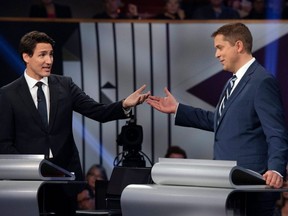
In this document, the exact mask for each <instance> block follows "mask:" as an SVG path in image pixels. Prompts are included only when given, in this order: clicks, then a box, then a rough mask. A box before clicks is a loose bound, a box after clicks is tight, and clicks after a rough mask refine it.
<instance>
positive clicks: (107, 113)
mask: <svg viewBox="0 0 288 216" xmlns="http://www.w3.org/2000/svg"><path fill="white" fill-rule="evenodd" d="M70 81H71V82H70V89H71V95H72V100H73V110H75V111H76V112H79V113H81V114H82V115H84V116H86V117H88V118H91V119H94V120H96V121H99V122H102V123H103V122H108V121H113V120H117V119H126V118H128V116H127V115H126V114H125V112H124V110H123V107H122V101H118V102H114V103H110V104H103V103H99V102H96V101H95V100H94V99H92V98H91V97H89V96H88V95H87V94H86V93H85V92H84V91H82V90H81V89H80V88H79V87H78V86H77V85H76V84H75V83H74V82H73V81H72V80H71V79H70Z"/></svg>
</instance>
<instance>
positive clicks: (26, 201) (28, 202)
mask: <svg viewBox="0 0 288 216" xmlns="http://www.w3.org/2000/svg"><path fill="white" fill-rule="evenodd" d="M0 179H1V181H0V209H1V215H5V216H19V215H21V216H39V215H43V216H46V215H47V216H48V215H53V214H54V212H53V207H52V208H51V207H49V205H50V203H51V200H49V199H56V198H57V197H53V196H52V197H51V195H49V196H46V195H47V194H51V193H50V192H51V191H53V193H52V194H54V195H55V196H58V195H59V196H60V197H61V195H62V194H61V193H62V191H65V190H69V187H71V185H72V184H74V182H73V180H75V176H74V174H73V173H70V172H68V171H66V170H65V169H63V168H61V167H59V166H57V165H55V164H53V163H51V162H50V161H48V160H46V159H44V156H43V155H0ZM72 182H73V183H72ZM64 202H67V200H63V203H64ZM65 205H66V204H64V205H63V206H65Z"/></svg>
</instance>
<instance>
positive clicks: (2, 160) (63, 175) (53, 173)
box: [0, 155, 75, 180]
mask: <svg viewBox="0 0 288 216" xmlns="http://www.w3.org/2000/svg"><path fill="white" fill-rule="evenodd" d="M0 179H3V180H5V179H7V180H12V179H17V180H74V179H75V176H74V174H73V173H70V172H68V171H67V170H65V169H63V168H61V167H59V166H57V165H55V164H53V163H51V162H50V161H48V160H46V159H44V156H43V155H0Z"/></svg>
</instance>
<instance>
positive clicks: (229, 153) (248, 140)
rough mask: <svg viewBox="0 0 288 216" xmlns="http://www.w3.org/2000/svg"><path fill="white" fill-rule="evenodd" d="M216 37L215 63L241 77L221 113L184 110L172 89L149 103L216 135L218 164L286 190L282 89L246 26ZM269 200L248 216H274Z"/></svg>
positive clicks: (287, 150) (219, 108) (178, 120)
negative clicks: (258, 176) (259, 57)
mask: <svg viewBox="0 0 288 216" xmlns="http://www.w3.org/2000/svg"><path fill="white" fill-rule="evenodd" d="M212 37H213V38H214V46H215V48H216V53H215V57H216V58H218V59H219V61H220V63H221V64H222V65H223V68H224V70H225V71H230V72H232V73H233V75H235V76H236V77H235V78H236V80H235V79H233V80H234V84H233V82H232V81H231V82H230V80H229V82H228V84H227V85H228V86H230V87H232V92H229V94H228V93H227V91H226V88H225V90H223V93H222V96H221V100H220V101H219V103H218V105H217V107H216V111H215V112H210V111H206V110H203V109H199V108H194V107H191V106H187V105H184V104H179V103H178V101H177V100H176V99H175V98H174V96H173V95H172V94H171V93H170V92H169V91H168V89H167V88H165V89H164V91H165V93H166V97H163V98H162V97H156V96H150V97H149V98H148V99H147V103H148V104H150V105H151V106H152V107H154V108H155V109H157V110H159V111H161V112H164V113H173V114H175V115H176V116H175V124H176V125H180V126H186V127H195V128H199V129H203V130H208V131H214V133H215V138H214V159H216V160H234V161H237V165H239V166H242V167H244V168H247V169H251V170H254V171H256V172H259V173H261V174H262V175H263V178H264V179H265V181H266V184H267V185H269V186H271V187H274V188H280V187H282V185H283V177H284V176H285V175H286V165H287V156H288V135H287V129H286V126H285V121H284V119H285V118H284V111H283V106H282V101H281V96H280V90H279V87H278V84H277V82H276V80H275V78H274V77H273V76H272V75H270V74H269V73H268V72H267V71H266V70H265V69H264V68H263V67H262V66H261V65H260V64H259V63H258V62H257V61H256V60H255V58H254V57H253V56H252V41H253V39H252V35H251V32H250V30H249V29H248V28H247V27H246V26H245V25H244V24H242V23H232V24H227V25H224V26H222V27H220V28H219V29H218V30H217V31H215V32H214V33H213V34H212ZM233 78H234V77H233ZM232 84H233V85H232ZM224 95H226V96H228V97H226V96H224ZM264 197H265V196H260V197H256V198H255V199H254V200H252V202H251V203H249V205H250V206H248V210H249V212H248V215H262V216H263V215H272V213H271V212H273V208H274V203H275V199H277V196H275V194H270V195H267V196H266V197H265V198H264ZM262 201H263V202H262ZM264 202H266V203H265V204H263V203H264ZM258 203H259V205H258ZM262 204H263V205H262ZM255 207H256V208H255ZM258 207H259V208H258ZM265 208H266V209H265ZM254 210H255V211H254ZM258 210H259V212H258Z"/></svg>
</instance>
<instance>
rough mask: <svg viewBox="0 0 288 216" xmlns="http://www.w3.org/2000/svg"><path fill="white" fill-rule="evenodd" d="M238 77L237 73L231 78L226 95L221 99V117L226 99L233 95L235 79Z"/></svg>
mask: <svg viewBox="0 0 288 216" xmlns="http://www.w3.org/2000/svg"><path fill="white" fill-rule="evenodd" d="M236 79H237V77H236V75H233V77H232V78H231V79H230V81H229V83H228V85H227V87H226V89H225V93H224V96H223V98H222V100H221V103H220V106H219V110H218V111H219V117H221V115H222V112H223V109H224V108H225V103H226V101H227V100H228V99H229V97H230V95H231V91H232V88H233V86H234V83H235V80H236Z"/></svg>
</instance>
